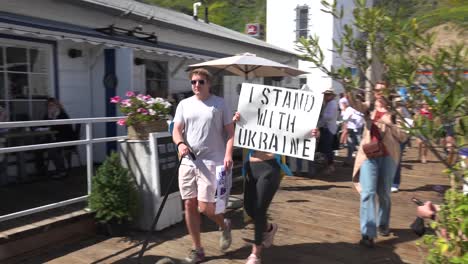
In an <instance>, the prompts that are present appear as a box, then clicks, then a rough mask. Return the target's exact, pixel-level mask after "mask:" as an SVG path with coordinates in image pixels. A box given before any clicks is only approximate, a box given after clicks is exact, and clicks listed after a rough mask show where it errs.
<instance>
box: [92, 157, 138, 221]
mask: <svg viewBox="0 0 468 264" xmlns="http://www.w3.org/2000/svg"><path fill="white" fill-rule="evenodd" d="M91 183H92V185H91V194H90V196H89V207H90V209H91V211H92V212H95V218H96V219H97V220H98V221H99V222H101V223H108V222H110V221H117V222H118V223H122V222H125V221H132V220H133V219H134V217H135V215H136V212H137V205H138V193H137V188H136V184H135V182H134V180H133V179H132V178H131V177H130V175H129V171H128V169H126V168H124V167H122V165H121V163H120V159H119V155H118V154H117V153H115V152H113V153H111V155H110V156H109V157H108V158H107V159H106V160H105V161H104V163H103V164H102V165H101V166H100V167H99V168H98V169H97V172H96V175H95V176H94V177H93V179H92V181H91Z"/></svg>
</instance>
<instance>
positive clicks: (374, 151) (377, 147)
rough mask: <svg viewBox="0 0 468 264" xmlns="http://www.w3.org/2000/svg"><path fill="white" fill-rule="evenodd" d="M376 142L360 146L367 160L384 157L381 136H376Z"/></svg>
mask: <svg viewBox="0 0 468 264" xmlns="http://www.w3.org/2000/svg"><path fill="white" fill-rule="evenodd" d="M377 139H378V141H373V142H370V143H367V144H364V145H362V150H363V151H364V153H365V154H366V156H367V158H368V159H373V158H378V157H383V156H384V155H385V146H384V144H383V142H382V135H381V134H380V131H379V133H378V134H377Z"/></svg>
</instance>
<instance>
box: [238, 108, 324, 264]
mask: <svg viewBox="0 0 468 264" xmlns="http://www.w3.org/2000/svg"><path fill="white" fill-rule="evenodd" d="M239 119H240V113H239V112H236V113H235V115H234V117H233V118H232V120H233V121H234V122H237V121H239ZM317 134H318V130H317V129H313V131H312V136H314V137H315V136H316V135H317ZM244 168H245V169H246V175H245V176H246V181H245V186H244V209H245V211H246V213H247V214H248V215H249V216H250V217H251V218H252V219H253V220H254V224H255V240H254V244H253V245H252V252H251V254H250V255H249V257H248V258H247V262H246V264H260V258H261V253H262V250H263V248H268V247H270V246H271V245H272V244H273V239H274V237H275V234H276V231H277V230H278V224H275V223H268V221H267V211H268V207H269V206H270V203H271V201H272V200H273V197H274V196H275V193H276V191H277V190H278V187H279V185H280V181H281V176H280V172H281V170H283V171H284V172H285V173H286V174H287V175H291V171H290V170H289V168H288V167H287V166H286V165H285V164H282V163H281V157H280V155H277V154H273V153H267V152H263V151H254V150H250V151H249V154H248V157H247V161H246V163H245V164H244Z"/></svg>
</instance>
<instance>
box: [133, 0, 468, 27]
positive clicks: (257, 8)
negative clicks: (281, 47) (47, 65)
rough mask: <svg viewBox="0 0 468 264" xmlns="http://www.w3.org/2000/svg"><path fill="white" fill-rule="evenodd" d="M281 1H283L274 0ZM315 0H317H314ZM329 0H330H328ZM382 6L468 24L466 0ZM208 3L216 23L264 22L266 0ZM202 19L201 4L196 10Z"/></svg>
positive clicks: (170, 4)
mask: <svg viewBox="0 0 468 264" xmlns="http://www.w3.org/2000/svg"><path fill="white" fill-rule="evenodd" d="M140 1H141V2H146V3H148V4H154V5H158V6H162V7H166V8H169V9H173V10H176V11H179V12H183V13H185V14H187V15H192V13H193V10H192V9H193V7H192V6H193V3H195V2H198V1H194V0H140ZM275 1H284V0H275ZM314 1H316V0H314ZM331 1H332V0H329V2H331ZM345 1H353V0H345ZM375 1H376V2H380V3H381V4H382V5H384V6H386V7H387V10H389V11H390V12H392V13H395V14H396V13H398V14H399V15H400V16H401V17H402V18H408V19H410V18H416V19H417V20H418V21H420V24H421V25H422V26H423V27H425V28H427V29H429V28H432V27H435V26H438V25H441V24H444V23H447V22H452V23H454V24H457V25H458V26H460V27H462V28H467V27H468V0H380V1H377V0H375ZM201 2H204V3H206V4H207V5H208V7H209V8H208V10H209V20H210V21H211V22H213V23H215V24H218V25H221V26H224V27H227V28H230V29H233V30H236V31H239V32H244V31H245V24H247V23H261V24H263V25H265V24H266V0H204V1H201ZM199 17H200V18H201V19H204V6H202V8H201V9H200V10H199Z"/></svg>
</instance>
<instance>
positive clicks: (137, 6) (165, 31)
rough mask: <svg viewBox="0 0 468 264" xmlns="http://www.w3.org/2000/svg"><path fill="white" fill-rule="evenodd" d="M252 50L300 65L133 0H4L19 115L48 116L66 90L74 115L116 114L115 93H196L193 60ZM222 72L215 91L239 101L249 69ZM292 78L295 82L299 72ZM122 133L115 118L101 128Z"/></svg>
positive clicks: (2, 97) (0, 17)
mask: <svg viewBox="0 0 468 264" xmlns="http://www.w3.org/2000/svg"><path fill="white" fill-rule="evenodd" d="M199 13H204V12H199ZM140 25H141V27H140ZM132 30H133V31H132ZM153 32H154V36H153V35H152V34H153ZM244 52H250V53H254V54H257V55H258V56H262V57H265V58H268V59H271V60H274V61H278V62H280V63H284V64H288V65H290V66H293V67H297V56H296V55H295V54H293V53H292V52H290V51H288V50H285V49H282V48H278V47H277V46H274V45H272V44H269V43H266V42H264V41H261V40H258V39H255V38H252V37H249V36H247V35H245V34H242V33H239V32H235V31H233V30H230V29H227V28H223V27H221V26H218V25H215V24H212V23H205V22H204V21H203V20H202V19H198V20H195V19H194V18H193V17H192V16H189V15H185V14H182V13H178V12H175V11H171V10H168V9H164V8H160V7H156V6H151V5H147V4H143V3H140V2H137V1H133V0H63V1H55V0H5V1H2V4H1V6H0V106H2V107H4V108H6V109H7V110H8V112H9V114H10V120H11V121H20V120H38V119H42V118H43V117H44V115H45V113H46V112H45V111H46V104H45V102H46V100H45V99H46V98H47V97H56V98H58V99H59V100H60V101H61V102H62V104H63V105H64V107H65V109H66V111H67V112H68V114H69V115H70V117H71V118H81V117H103V116H115V115H118V113H117V110H116V107H115V105H113V104H110V103H109V98H110V97H112V96H115V95H120V96H122V95H124V94H125V92H126V91H129V90H131V91H139V92H142V93H148V94H151V95H153V96H160V97H166V96H168V95H170V94H176V95H177V94H178V93H181V92H188V93H189V92H190V91H191V87H190V84H189V82H188V76H187V72H186V71H185V70H186V67H187V66H188V65H190V64H194V63H198V62H201V61H204V60H211V59H215V58H221V57H226V56H232V55H235V54H239V53H244ZM216 77H217V79H216V80H215V83H214V87H213V90H214V93H216V94H220V95H223V96H224V97H225V98H226V99H227V101H228V102H229V103H230V104H231V106H232V108H233V109H235V108H236V107H237V100H238V89H236V88H237V87H238V84H239V83H241V82H242V81H244V78H242V77H230V76H227V77H224V76H223V75H221V74H219V73H218V74H216ZM252 81H254V82H263V81H264V80H262V79H258V80H252ZM283 82H284V83H285V84H284V85H285V86H288V85H289V86H294V80H292V79H291V78H285V81H283ZM296 86H298V84H297V85H296ZM121 133H124V130H123V129H118V128H117V127H116V126H111V127H109V126H108V127H107V128H106V129H103V128H97V129H96V131H95V132H94V134H95V136H100V135H101V136H113V135H116V134H121Z"/></svg>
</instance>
